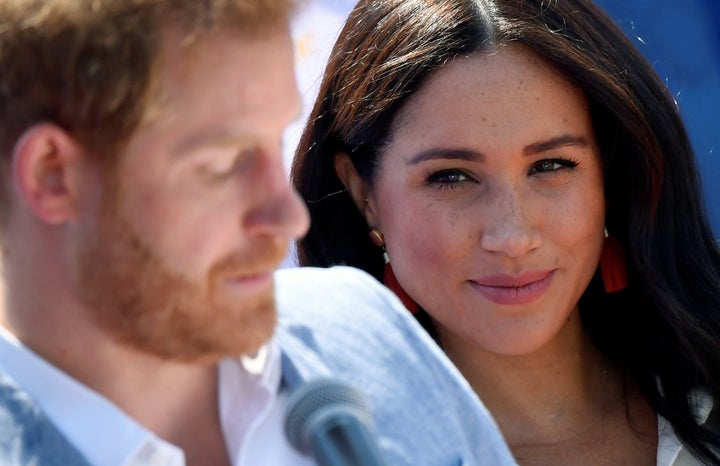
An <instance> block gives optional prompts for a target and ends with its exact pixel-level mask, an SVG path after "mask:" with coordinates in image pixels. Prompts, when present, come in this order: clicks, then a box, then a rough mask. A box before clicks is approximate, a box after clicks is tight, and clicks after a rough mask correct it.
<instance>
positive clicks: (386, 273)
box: [370, 228, 420, 314]
mask: <svg viewBox="0 0 720 466" xmlns="http://www.w3.org/2000/svg"><path fill="white" fill-rule="evenodd" d="M370 241H372V243H373V244H374V245H375V246H377V247H379V248H382V250H383V259H384V260H385V269H384V270H383V284H384V285H385V286H386V287H388V288H389V289H390V290H391V291H392V292H393V293H395V295H396V296H397V297H398V298H400V301H401V302H402V303H403V305H404V306H405V307H406V308H407V309H408V311H410V313H411V314H415V313H416V312H418V311H419V310H420V306H418V304H417V303H416V302H415V301H414V300H413V299H412V298H411V297H410V295H409V294H407V293H406V292H405V290H404V289H403V288H402V286H400V283H399V282H398V281H397V278H396V277H395V273H394V272H393V269H392V266H391V265H390V256H388V253H387V251H386V250H385V238H384V237H383V235H382V233H380V231H378V230H377V229H376V228H373V229H372V230H370Z"/></svg>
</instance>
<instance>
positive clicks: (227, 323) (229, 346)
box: [75, 196, 287, 363]
mask: <svg viewBox="0 0 720 466" xmlns="http://www.w3.org/2000/svg"><path fill="white" fill-rule="evenodd" d="M116 197H117V196H113V199H115V198H116ZM109 203H110V204H111V205H110V206H105V207H106V208H102V209H101V212H102V213H101V214H99V218H98V220H97V223H96V227H95V228H93V231H92V232H91V233H90V234H89V235H87V237H86V238H85V240H84V241H81V242H80V243H79V245H78V247H77V249H76V252H75V257H76V259H77V270H78V281H77V283H78V285H79V287H78V292H79V294H80V298H81V300H82V301H83V303H84V304H85V305H86V306H87V307H88V309H89V310H90V313H91V316H90V318H91V319H92V320H93V321H94V322H95V323H96V325H97V326H98V327H99V328H100V329H101V330H102V331H103V332H104V333H105V334H107V335H108V336H109V337H110V338H112V339H113V340H115V341H117V342H119V343H120V344H122V345H125V346H127V347H130V348H133V349H135V350H138V351H141V352H144V353H148V354H152V355H155V356H157V357H160V358H163V359H167V360H173V361H177V362H184V363H198V362H199V363H214V362H217V361H218V360H220V359H222V358H224V357H228V356H231V357H232V356H239V355H242V354H252V353H254V352H256V351H257V350H258V349H259V348H260V347H261V346H262V345H263V344H264V343H266V342H267V341H268V339H269V338H270V337H271V336H272V334H273V331H274V328H275V323H276V319H277V313H276V309H275V299H274V287H273V286H270V287H269V289H268V290H266V291H263V292H259V293H256V294H254V295H252V296H248V297H246V298H245V299H243V301H242V302H239V301H238V299H237V298H234V299H231V298H230V297H229V296H223V291H224V290H223V288H224V287H225V286H227V281H228V280H229V279H231V278H232V277H238V276H242V275H243V274H245V275H247V274H248V273H252V272H253V271H255V272H256V271H258V270H268V269H271V268H272V269H274V268H275V267H276V266H277V264H279V263H280V262H281V261H282V259H283V258H284V256H285V254H286V251H287V245H286V244H283V243H282V242H281V241H279V240H271V239H264V240H262V239H258V244H254V245H253V247H252V251H251V252H250V253H248V254H245V255H243V256H242V257H239V256H228V257H226V258H224V259H221V260H219V261H217V262H216V263H215V264H214V265H213V266H212V267H211V268H210V270H209V271H208V272H207V274H206V277H205V279H204V280H198V281H197V282H193V281H192V280H189V279H188V278H185V277H184V276H182V275H180V274H178V273H176V272H174V271H173V270H170V269H169V268H168V267H167V266H166V265H164V262H163V261H162V258H161V257H159V256H158V255H157V254H155V253H154V252H153V249H152V248H151V247H149V246H148V245H147V243H146V242H144V241H143V240H142V238H141V237H140V236H139V235H136V234H134V233H133V232H132V228H131V225H130V224H129V222H126V221H123V218H122V216H121V215H119V214H117V213H116V212H117V209H115V207H117V202H116V201H114V200H113V201H111V202H110V201H109ZM105 204H108V202H106V203H105ZM107 207H110V208H107Z"/></svg>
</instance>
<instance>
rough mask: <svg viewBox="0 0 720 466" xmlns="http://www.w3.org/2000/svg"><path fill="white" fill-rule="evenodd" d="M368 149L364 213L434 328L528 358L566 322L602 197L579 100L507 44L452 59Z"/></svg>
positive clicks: (590, 268) (596, 236) (525, 52)
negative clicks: (374, 151) (376, 161)
mask: <svg viewBox="0 0 720 466" xmlns="http://www.w3.org/2000/svg"><path fill="white" fill-rule="evenodd" d="M380 157H381V159H380V165H379V167H378V171H377V176H376V179H375V183H373V186H372V188H370V191H369V192H367V193H366V195H367V198H368V200H367V205H366V206H365V209H364V212H365V216H366V218H367V220H368V223H369V225H371V226H373V227H376V228H377V229H379V230H380V231H381V232H382V234H383V235H384V237H385V241H386V247H387V251H388V254H389V256H390V259H391V263H392V267H393V270H394V271H395V274H396V276H397V278H398V280H399V282H400V283H401V285H402V286H403V288H404V289H405V291H407V292H408V293H409V294H410V296H412V297H413V298H414V299H415V300H416V301H417V302H418V303H419V304H420V305H421V306H422V307H423V308H424V309H426V310H427V311H428V312H429V313H430V314H431V315H432V317H433V319H434V320H435V322H436V325H437V327H438V330H439V331H440V335H441V338H459V339H460V340H461V341H464V342H466V343H470V344H472V345H474V346H479V347H481V348H482V349H484V350H486V351H489V352H492V353H497V354H506V355H519V354H527V353H531V352H533V351H536V350H538V349H540V348H542V347H543V346H544V345H546V344H548V343H549V342H550V341H551V340H552V339H553V338H554V337H555V336H556V335H558V333H559V332H560V330H561V329H562V328H563V326H564V325H566V323H567V322H569V321H574V322H576V321H577V319H571V317H576V316H573V314H574V313H577V303H578V300H579V298H580V295H581V294H582V293H583V291H584V290H585V288H586V286H587V285H588V283H589V281H590V279H591V278H592V276H593V273H594V272H595V270H596V268H597V264H598V260H599V257H600V252H601V249H602V243H603V232H604V219H605V201H604V193H603V176H602V166H601V160H600V156H599V151H598V146H597V143H596V141H595V135H594V133H593V127H592V124H591V120H590V115H589V112H588V105H587V102H586V99H585V97H584V95H583V93H582V92H581V91H580V90H579V89H578V88H577V87H575V86H574V85H572V84H571V83H570V82H568V81H567V80H566V79H565V78H564V77H563V76H562V75H561V74H560V73H559V72H557V71H556V70H555V69H554V68H552V67H551V66H549V65H548V64H547V63H546V62H544V61H543V60H542V59H541V58H539V56H538V55H536V54H534V53H533V52H531V51H530V50H529V49H527V48H524V47H523V46H520V45H510V46H504V47H500V48H499V49H498V50H497V51H495V52H493V53H478V54H475V55H471V56H470V57H466V58H459V59H457V60H455V61H454V62H452V63H450V64H448V65H447V66H445V67H444V68H443V69H441V70H439V71H437V72H436V73H435V74H433V75H432V76H431V77H430V79H429V80H428V81H427V82H426V83H425V84H424V85H423V87H422V88H421V89H420V90H419V91H418V92H417V93H416V94H415V95H413V96H412V97H411V98H410V100H409V101H408V103H407V104H406V106H405V107H404V108H403V110H402V111H401V113H400V114H399V115H398V118H397V119H396V122H395V124H394V126H393V128H392V133H391V138H390V142H389V145H388V147H387V148H386V150H385V151H384V152H383V153H382V154H381V156H380Z"/></svg>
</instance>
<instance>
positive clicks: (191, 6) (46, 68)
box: [0, 0, 295, 214]
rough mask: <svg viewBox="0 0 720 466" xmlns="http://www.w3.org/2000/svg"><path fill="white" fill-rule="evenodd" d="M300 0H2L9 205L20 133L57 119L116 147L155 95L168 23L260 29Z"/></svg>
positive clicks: (4, 167)
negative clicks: (10, 177) (12, 161)
mask: <svg viewBox="0 0 720 466" xmlns="http://www.w3.org/2000/svg"><path fill="white" fill-rule="evenodd" d="M294 3H295V2H294V1H293V0H0V70H1V71H0V151H1V152H0V153H1V154H2V159H0V175H3V176H2V178H0V180H1V181H2V183H3V188H2V189H0V214H1V213H4V211H5V209H6V204H7V192H6V191H7V184H8V183H7V172H8V169H9V165H10V163H9V158H10V157H9V154H10V153H11V151H12V148H13V146H14V144H15V143H16V141H17V139H18V138H19V137H20V135H21V134H22V133H23V132H24V131H25V130H26V129H27V128H29V127H30V126H32V125H33V124H35V123H38V122H52V123H54V124H56V125H58V126H60V127H62V128H63V129H64V130H66V131H67V132H68V133H69V134H71V135H72V136H73V137H75V138H77V139H78V140H79V141H80V142H82V143H83V144H86V145H87V146H88V147H90V148H91V149H92V151H93V152H94V153H96V154H98V156H100V157H112V156H113V155H114V154H116V153H117V151H118V150H120V148H121V146H122V144H123V142H125V141H127V139H128V138H129V136H130V135H131V134H132V133H133V131H134V130H135V129H136V128H137V126H138V124H139V123H140V122H141V120H142V118H143V115H144V113H145V111H146V109H147V107H148V105H149V104H150V101H151V99H152V97H153V83H154V78H155V72H156V68H157V67H156V65H157V62H158V51H159V49H160V43H161V40H162V37H161V36H162V34H161V32H162V30H163V28H164V27H165V26H167V25H172V26H175V27H177V28H179V29H180V31H181V32H182V33H185V32H187V42H188V43H190V42H192V40H193V39H194V38H197V37H198V36H200V35H202V34H204V33H205V32H208V31H210V30H212V29H213V28H216V27H229V28H233V29H236V30H239V31H242V32H247V33H250V34H260V33H262V32H264V31H265V30H269V29H271V28H272V26H275V25H276V24H280V22H281V21H286V20H287V18H288V15H289V14H290V13H291V11H292V10H293V8H294Z"/></svg>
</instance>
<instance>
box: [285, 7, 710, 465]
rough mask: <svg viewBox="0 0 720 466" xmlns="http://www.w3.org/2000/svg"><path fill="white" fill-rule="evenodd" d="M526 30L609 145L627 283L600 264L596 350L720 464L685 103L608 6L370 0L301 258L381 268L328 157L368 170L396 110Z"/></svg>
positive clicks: (313, 158) (342, 51)
mask: <svg viewBox="0 0 720 466" xmlns="http://www.w3.org/2000/svg"><path fill="white" fill-rule="evenodd" d="M509 42H520V43H522V44H524V45H525V46H527V47H529V48H531V49H533V50H534V51H535V52H536V53H538V54H539V55H542V56H543V57H545V59H546V60H548V61H549V62H550V63H552V64H553V65H554V66H555V67H556V68H557V69H559V70H560V71H561V72H562V73H563V74H564V75H565V76H566V77H567V78H568V79H570V80H571V81H572V82H574V83H575V84H576V85H578V86H579V87H580V88H581V89H583V90H584V92H585V94H586V96H587V98H588V100H589V102H590V109H591V110H590V111H591V116H592V119H593V123H594V127H595V131H596V135H597V139H598V141H599V143H600V146H601V154H602V157H603V166H604V171H605V196H606V200H607V217H606V225H607V228H608V230H609V231H610V233H611V234H612V235H613V236H615V237H616V238H617V239H618V240H619V241H620V243H621V244H622V246H623V248H624V249H625V251H626V254H627V258H628V269H629V270H628V274H629V286H628V288H627V289H626V290H623V291H621V292H619V293H616V294H607V293H605V291H604V289H603V287H602V284H601V281H600V278H599V274H596V277H595V278H594V279H593V281H592V282H591V283H590V286H589V287H588V289H587V290H586V292H585V293H584V294H583V296H582V298H581V301H580V309H581V314H582V317H583V320H584V322H585V325H586V327H587V329H588V332H589V333H590V335H591V336H592V338H593V339H594V341H595V342H596V344H597V346H598V347H599V349H600V350H601V351H602V352H603V353H604V354H605V355H606V356H608V357H609V358H611V359H612V360H614V361H615V362H616V363H617V364H619V365H620V366H621V367H623V368H624V370H625V371H626V372H627V373H628V374H630V376H631V377H632V378H633V379H634V380H635V381H636V382H637V383H638V384H639V386H640V387H641V389H642V391H643V393H644V394H645V396H646V397H647V399H648V401H649V402H650V403H651V405H652V406H653V407H654V408H655V410H656V411H657V412H658V413H659V414H661V415H662V416H663V417H665V418H666V419H667V420H668V421H669V422H670V423H671V424H672V425H673V427H674V429H675V431H676V433H677V435H678V437H679V438H680V439H681V440H682V441H683V443H684V444H685V445H687V446H688V447H689V448H690V449H691V450H693V451H694V452H695V453H696V454H698V455H699V456H700V457H701V458H703V460H704V461H706V462H707V463H708V464H718V462H720V456H718V455H717V454H716V453H713V451H712V449H716V451H720V436H718V435H717V434H715V435H713V433H712V432H709V431H708V430H707V429H706V428H705V427H703V426H701V425H698V423H697V422H696V421H695V418H694V414H693V406H692V399H691V393H692V391H693V390H695V389H703V390H706V391H707V392H708V393H709V394H710V395H712V396H713V398H714V400H715V401H716V402H720V255H719V254H718V249H717V247H716V242H715V240H714V238H713V235H712V232H711V229H710V227H709V224H708V221H707V219H706V216H705V212H704V210H703V207H702V206H703V203H702V200H701V195H700V192H701V191H700V187H699V179H698V175H697V170H696V166H695V159H694V155H693V152H692V148H691V146H690V142H689V139H688V136H687V134H686V131H685V128H684V126H683V123H682V121H681V119H680V116H679V111H678V109H677V107H676V104H675V102H674V100H673V98H672V96H671V94H670V93H669V92H668V90H667V88H666V87H665V85H664V84H663V82H662V81H661V80H660V78H659V77H658V76H657V75H656V73H655V72H654V71H653V69H652V68H651V66H650V65H649V64H648V63H647V61H646V60H645V59H644V58H643V57H642V56H641V55H640V54H639V52H638V51H637V50H636V49H635V48H634V46H633V45H632V44H631V43H630V42H629V41H628V40H627V39H626V38H625V36H624V35H623V33H622V32H621V31H620V30H619V29H618V28H617V27H616V26H615V25H614V24H613V23H612V21H611V20H610V19H609V18H608V17H607V16H606V15H605V14H604V13H603V12H602V11H601V10H599V9H598V8H597V7H596V6H595V5H594V4H592V3H591V2H590V1H588V0H563V1H547V0H495V1H492V0H487V1H483V0H384V1H372V0H361V1H360V2H359V4H358V6H357V7H356V8H355V10H354V11H353V12H352V13H351V15H350V17H349V18H348V20H347V22H346V25H345V27H344V29H343V31H342V32H341V34H340V38H339V39H338V42H337V44H336V45H335V49H334V50H333V53H332V55H331V59H330V62H329V64H328V67H327V69H326V72H325V76H324V78H323V82H322V85H321V88H320V94H319V97H318V100H317V101H316V104H315V107H314V109H313V112H312V114H311V116H310V120H309V122H308V125H307V127H306V128H305V131H304V134H303V136H302V139H301V141H300V145H299V147H298V151H297V156H296V159H295V162H294V164H293V168H292V178H293V182H294V184H295V186H296V188H297V189H298V190H299V192H300V194H301V195H302V196H303V197H304V199H305V200H306V202H307V203H308V206H309V209H310V214H311V219H312V226H311V228H310V231H309V233H308V235H307V236H306V237H305V238H304V239H303V240H302V241H301V242H300V243H299V244H298V252H299V256H300V262H301V264H302V265H315V266H330V265H334V264H347V265H352V266H355V267H359V268H362V269H364V270H366V271H368V272H370V273H371V274H373V275H374V276H375V277H377V278H378V279H380V278H381V276H382V267H383V261H382V256H381V253H380V251H379V250H378V249H377V247H376V246H374V245H373V244H372V243H371V242H370V241H369V239H368V236H367V232H368V227H367V224H366V222H365V220H364V218H363V217H362V215H361V214H360V212H359V211H358V209H357V208H356V207H355V205H354V204H353V202H352V199H351V198H350V196H349V194H348V193H347V192H346V191H344V186H343V185H342V183H341V182H340V180H339V179H338V177H337V174H336V173H335V170H334V165H333V158H334V155H335V154H336V153H337V152H340V151H343V152H347V153H349V154H350V157H351V159H352V161H353V164H354V165H355V167H356V169H357V170H358V172H359V173H360V176H362V177H363V179H364V180H365V182H366V183H368V184H370V185H372V183H373V180H374V176H375V169H376V167H377V165H378V163H377V158H378V156H380V155H381V153H382V150H383V147H384V144H386V142H387V140H388V138H389V136H390V135H389V131H390V129H391V126H392V122H393V119H394V117H395V115H396V113H397V111H398V110H399V109H400V108H401V107H402V106H403V105H404V103H405V102H406V100H407V98H408V96H410V95H411V94H412V93H413V92H414V91H416V90H417V89H418V88H419V87H420V86H421V85H422V84H423V82H424V80H425V79H426V78H427V76H428V75H429V74H430V73H432V72H433V71H434V70H436V69H438V68H440V67H442V66H443V65H444V64H445V63H447V62H449V61H450V60H452V59H453V58H455V57H458V56H465V55H468V54H471V53H474V52H482V51H484V50H492V49H494V48H495V47H497V46H498V45H499V44H503V43H509Z"/></svg>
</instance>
